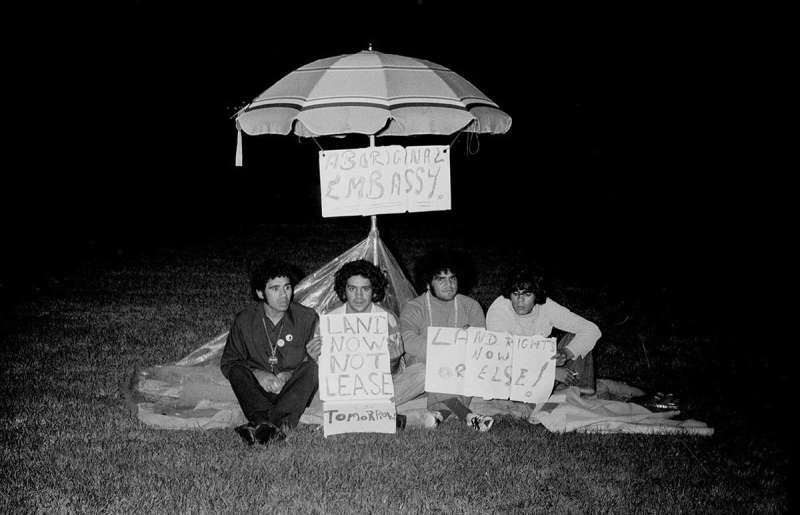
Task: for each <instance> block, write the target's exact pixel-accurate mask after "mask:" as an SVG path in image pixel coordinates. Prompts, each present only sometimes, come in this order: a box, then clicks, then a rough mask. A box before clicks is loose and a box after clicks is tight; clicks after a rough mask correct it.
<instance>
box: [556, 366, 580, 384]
mask: <svg viewBox="0 0 800 515" xmlns="http://www.w3.org/2000/svg"><path fill="white" fill-rule="evenodd" d="M556 381H558V382H560V383H564V384H566V385H568V386H573V385H576V384H578V373H577V372H575V371H573V370H570V369H568V368H566V367H556Z"/></svg>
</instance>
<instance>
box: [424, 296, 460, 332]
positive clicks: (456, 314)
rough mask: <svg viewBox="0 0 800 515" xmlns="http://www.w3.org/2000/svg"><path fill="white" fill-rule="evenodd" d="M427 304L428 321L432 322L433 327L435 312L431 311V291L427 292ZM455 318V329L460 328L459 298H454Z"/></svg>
mask: <svg viewBox="0 0 800 515" xmlns="http://www.w3.org/2000/svg"><path fill="white" fill-rule="evenodd" d="M425 303H426V304H427V307H428V320H430V321H431V325H433V311H432V310H431V292H430V290H428V291H426V292H425ZM453 318H454V319H455V321H454V322H453V327H458V297H453Z"/></svg>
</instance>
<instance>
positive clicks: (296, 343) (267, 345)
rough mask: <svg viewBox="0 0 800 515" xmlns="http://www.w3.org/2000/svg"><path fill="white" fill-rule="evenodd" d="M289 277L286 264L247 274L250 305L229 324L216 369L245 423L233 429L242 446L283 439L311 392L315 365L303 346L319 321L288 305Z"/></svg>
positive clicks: (258, 268) (291, 281) (291, 277)
mask: <svg viewBox="0 0 800 515" xmlns="http://www.w3.org/2000/svg"><path fill="white" fill-rule="evenodd" d="M294 282H295V281H294V273H293V270H292V268H291V267H290V266H289V265H287V264H286V263H281V262H271V261H263V262H261V263H259V264H258V265H256V266H255V267H254V268H253V269H252V271H251V275H250V286H251V289H252V291H253V293H254V297H255V299H256V300H257V302H256V303H254V304H252V305H250V306H248V307H247V308H245V309H243V310H242V311H240V312H239V313H238V314H237V315H236V318H235V319H234V321H233V325H232V326H231V330H230V333H229V334H228V340H227V341H226V342H225V350H224V351H223V352H222V358H221V362H220V368H221V370H222V374H223V375H224V376H225V377H226V378H227V379H228V381H230V383H231V387H232V388H233V392H234V393H235V394H236V398H237V399H238V401H239V405H240V406H241V408H242V411H243V412H244V415H245V417H247V420H248V423H247V424H245V425H242V426H239V427H237V428H236V432H237V433H238V434H239V436H240V437H241V438H242V439H243V440H244V441H245V442H246V443H248V444H254V443H260V444H267V443H269V442H270V441H272V440H282V439H284V438H286V434H285V433H284V432H283V427H284V426H288V427H295V426H296V425H297V424H298V422H299V421H300V416H301V415H302V414H303V411H304V410H305V408H306V406H307V405H308V403H309V401H310V399H311V396H312V395H313V394H314V391H315V390H316V389H317V383H318V375H317V365H316V363H315V362H314V360H312V359H310V358H309V357H308V354H307V352H306V345H307V344H309V343H311V341H312V340H314V329H315V328H316V326H317V323H318V321H319V317H318V315H317V313H316V312H315V311H314V310H313V309H311V308H307V307H305V306H302V305H300V304H297V303H294V302H292V294H293V285H294Z"/></svg>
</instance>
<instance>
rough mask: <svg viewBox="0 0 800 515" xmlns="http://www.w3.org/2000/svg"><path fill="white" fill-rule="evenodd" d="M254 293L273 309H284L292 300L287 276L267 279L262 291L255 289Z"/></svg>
mask: <svg viewBox="0 0 800 515" xmlns="http://www.w3.org/2000/svg"><path fill="white" fill-rule="evenodd" d="M256 294H257V295H258V298H259V299H261V300H263V301H265V302H266V303H267V305H268V306H269V307H271V308H272V309H274V310H275V311H286V310H287V309H289V303H290V302H291V301H292V283H291V282H289V278H288V277H275V278H273V279H270V280H269V281H267V285H266V286H264V291H256Z"/></svg>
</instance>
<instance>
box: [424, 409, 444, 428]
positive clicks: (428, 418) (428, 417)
mask: <svg viewBox="0 0 800 515" xmlns="http://www.w3.org/2000/svg"><path fill="white" fill-rule="evenodd" d="M442 420H444V417H442V414H441V413H439V412H438V411H428V412H426V413H425V418H424V420H423V423H422V425H423V426H424V427H427V428H428V429H434V428H435V427H438V426H439V424H441V423H442Z"/></svg>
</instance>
